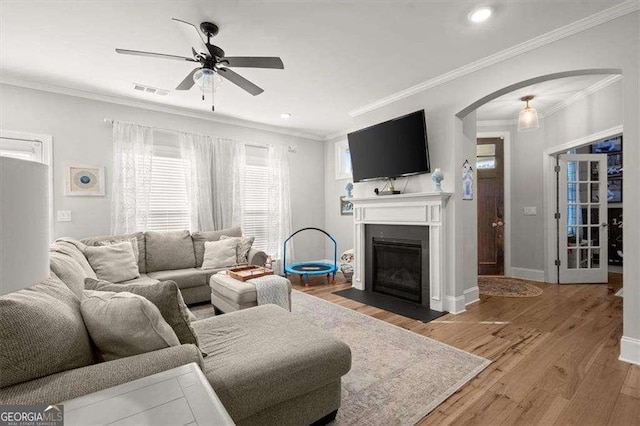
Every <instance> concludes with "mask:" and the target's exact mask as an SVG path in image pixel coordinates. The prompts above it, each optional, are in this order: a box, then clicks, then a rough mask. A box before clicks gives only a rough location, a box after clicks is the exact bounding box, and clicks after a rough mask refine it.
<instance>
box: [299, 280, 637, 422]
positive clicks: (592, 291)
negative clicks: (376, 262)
mask: <svg viewBox="0 0 640 426" xmlns="http://www.w3.org/2000/svg"><path fill="white" fill-rule="evenodd" d="M616 279H617V278H616V277H612V282H613V283H614V285H613V286H612V285H611V284H610V285H609V286H607V285H547V284H542V283H536V285H537V286H539V287H540V288H542V289H543V294H542V295H541V296H538V297H534V298H505V297H485V296H481V300H480V302H478V303H474V304H472V305H469V306H468V307H467V312H465V313H463V314H460V315H445V316H443V317H441V318H438V319H437V320H435V321H433V322H430V323H427V324H423V323H421V322H418V321H415V320H412V319H409V318H405V317H402V316H400V315H396V314H393V313H390V312H386V311H383V310H381V309H378V308H374V307H371V306H367V305H364V304H362V303H359V302H355V301H352V300H349V299H345V298H343V297H340V296H337V295H335V294H332V292H333V291H336V290H341V289H344V288H348V287H349V286H350V285H349V284H347V283H345V282H344V280H340V279H339V280H338V283H337V284H336V285H335V286H329V285H327V283H326V280H322V279H318V280H314V281H312V282H311V287H310V288H306V289H305V288H304V286H301V285H299V283H298V282H297V281H296V280H295V278H293V279H292V280H293V282H294V287H295V288H296V289H297V290H301V291H305V292H306V293H309V294H313V295H315V296H318V297H320V298H322V299H325V300H328V301H331V302H333V303H336V304H338V305H341V306H344V307H346V308H349V309H353V310H356V311H358V312H361V313H364V314H367V315H370V316H372V317H375V318H378V319H381V320H384V321H387V322H389V323H391V324H395V325H398V326H400V327H403V328H406V329H408V330H412V331H414V332H416V333H419V334H421V335H423V336H428V337H430V338H433V339H435V340H438V341H440V342H443V343H447V344H449V345H452V346H455V347H457V348H460V349H463V350H465V351H468V352H472V353H474V354H477V355H480V356H483V357H485V358H488V359H490V360H492V361H493V363H492V364H491V365H490V366H489V367H487V368H486V369H485V370H484V371H483V372H482V373H480V375H478V377H476V378H475V379H474V380H472V381H471V382H469V383H468V384H467V385H466V386H464V387H463V388H462V389H460V391H458V392H457V393H455V394H454V395H452V396H451V397H450V398H449V399H447V400H446V401H445V402H444V403H443V404H441V405H440V406H439V407H438V408H437V409H435V410H434V411H433V412H432V413H431V414H429V415H428V416H427V417H425V418H424V419H422V420H421V421H420V422H419V424H420V425H447V424H456V425H458V424H465V425H467V424H477V425H535V424H537V425H621V426H632V425H640V367H638V366H632V365H630V364H627V363H624V362H620V361H618V359H617V358H618V355H619V350H620V337H621V335H622V298H620V297H616V296H614V295H613V292H614V291H615V290H617V288H619V285H617V283H618V281H616Z"/></svg>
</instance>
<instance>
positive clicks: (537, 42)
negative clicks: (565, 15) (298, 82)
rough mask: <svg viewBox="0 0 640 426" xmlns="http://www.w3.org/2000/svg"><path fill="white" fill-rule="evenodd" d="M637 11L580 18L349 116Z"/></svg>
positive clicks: (631, 6)
mask: <svg viewBox="0 0 640 426" xmlns="http://www.w3.org/2000/svg"><path fill="white" fill-rule="evenodd" d="M638 9H640V2H639V1H638V0H628V1H625V2H623V3H620V4H618V5H616V6H613V7H610V8H608V9H605V10H603V11H601V12H598V13H595V14H593V15H591V16H588V17H586V18H583V19H580V20H579V21H575V22H573V23H571V24H568V25H565V26H564V27H560V28H557V29H555V30H553V31H549V32H548V33H545V34H542V35H540V36H538V37H535V38H532V39H531V40H527V41H525V42H523V43H520V44H517V45H515V46H513V47H510V48H508V49H505V50H502V51H500V52H498V53H495V54H493V55H490V56H487V57H485V58H483V59H480V60H478V61H475V62H471V63H469V64H467V65H464V66H462V67H460V68H456V69H454V70H452V71H449V72H447V73H444V74H441V75H439V76H437V77H435V78H432V79H430V80H427V81H424V82H422V83H419V84H417V85H415V86H412V87H410V88H408V89H405V90H402V91H400V92H397V93H394V94H392V95H390V96H387V97H384V98H382V99H379V100H377V101H375V102H372V103H370V104H367V105H365V106H363V107H361V108H358V109H354V110H353V111H350V112H349V115H350V116H351V117H357V116H359V115H362V114H365V113H367V112H370V111H373V110H376V109H378V108H380V107H383V106H385V105H389V104H391V103H394V102H397V101H399V100H401V99H404V98H407V97H409V96H412V95H415V94H416V93H419V92H422V91H424V90H427V89H431V88H433V87H436V86H439V85H441V84H444V83H447V82H449V81H452V80H455V79H457V78H460V77H464V76H465V75H468V74H471V73H474V72H476V71H479V70H481V69H484V68H487V67H489V66H491V65H495V64H497V63H499V62H502V61H505V60H507V59H511V58H514V57H516V56H518V55H522V54H523V53H527V52H530V51H532V50H535V49H538V48H540V47H543V46H546V45H548V44H551V43H554V42H556V41H558V40H562V39H563V38H566V37H569V36H572V35H575V34H578V33H580V32H583V31H586V30H588V29H591V28H593V27H596V26H598V25H601V24H604V23H605V22H609V21H611V20H613V19H616V18H619V17H621V16H624V15H628V14H630V13H633V12H635V11H637V10H638Z"/></svg>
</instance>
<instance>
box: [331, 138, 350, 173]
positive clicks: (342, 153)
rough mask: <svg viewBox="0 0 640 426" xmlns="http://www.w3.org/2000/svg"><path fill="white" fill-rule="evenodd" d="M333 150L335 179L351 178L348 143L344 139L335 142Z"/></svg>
mask: <svg viewBox="0 0 640 426" xmlns="http://www.w3.org/2000/svg"><path fill="white" fill-rule="evenodd" d="M335 151H336V163H335V168H336V180H341V179H351V178H352V177H353V169H352V166H351V152H350V151H349V143H348V142H347V141H346V140H343V141H339V142H336V146H335Z"/></svg>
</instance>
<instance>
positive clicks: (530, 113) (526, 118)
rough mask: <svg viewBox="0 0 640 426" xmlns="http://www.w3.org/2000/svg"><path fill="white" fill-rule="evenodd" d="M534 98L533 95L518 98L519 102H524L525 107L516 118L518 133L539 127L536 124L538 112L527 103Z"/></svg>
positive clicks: (538, 124) (537, 123)
mask: <svg viewBox="0 0 640 426" xmlns="http://www.w3.org/2000/svg"><path fill="white" fill-rule="evenodd" d="M533 98H534V96H533V95H527V96H523V97H522V98H520V100H521V101H523V102H526V105H525V107H524V109H523V110H522V111H520V115H519V116H518V131H519V132H523V131H527V130H535V129H537V128H539V127H540V123H539V122H538V111H536V109H535V108H531V107H530V106H529V101H531V100H532V99H533Z"/></svg>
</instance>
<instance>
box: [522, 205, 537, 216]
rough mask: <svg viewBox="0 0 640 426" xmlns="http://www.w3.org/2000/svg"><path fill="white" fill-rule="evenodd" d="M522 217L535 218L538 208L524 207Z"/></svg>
mask: <svg viewBox="0 0 640 426" xmlns="http://www.w3.org/2000/svg"><path fill="white" fill-rule="evenodd" d="M523 210H524V215H525V216H535V215H537V214H538V208H537V207H535V206H534V207H524V209H523Z"/></svg>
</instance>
